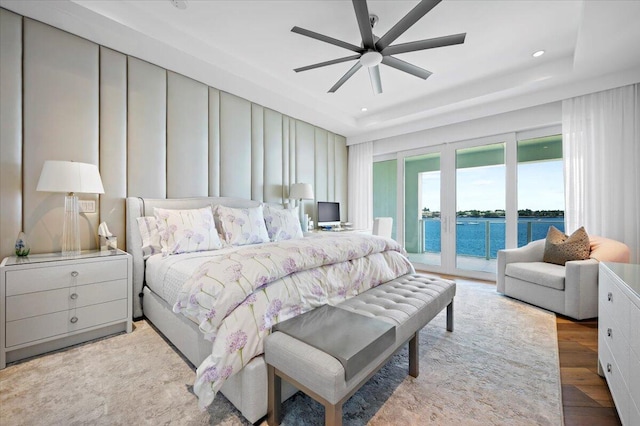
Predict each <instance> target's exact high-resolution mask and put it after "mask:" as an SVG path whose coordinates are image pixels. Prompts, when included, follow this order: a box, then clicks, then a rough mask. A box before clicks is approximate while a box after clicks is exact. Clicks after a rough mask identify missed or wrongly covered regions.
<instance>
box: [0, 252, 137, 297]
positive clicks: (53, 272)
mask: <svg viewBox="0 0 640 426" xmlns="http://www.w3.org/2000/svg"><path fill="white" fill-rule="evenodd" d="M127 273H128V271H127V259H126V258H124V257H123V258H122V259H117V260H108V261H105V260H103V261H96V262H86V263H71V262H69V263H68V264H65V262H61V264H58V265H57V266H46V267H41V268H30V269H21V270H17V271H7V273H6V289H7V290H6V295H7V296H15V295H17V294H24V293H35V292H38V291H46V290H54V289H57V288H65V287H70V286H75V285H83V284H91V283H96V282H102V281H115V280H121V279H126V278H127Z"/></svg>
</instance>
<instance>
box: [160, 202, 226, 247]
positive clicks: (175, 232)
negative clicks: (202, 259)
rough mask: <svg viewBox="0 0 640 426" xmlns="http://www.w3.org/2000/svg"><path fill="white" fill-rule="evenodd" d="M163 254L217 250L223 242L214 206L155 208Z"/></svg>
mask: <svg viewBox="0 0 640 426" xmlns="http://www.w3.org/2000/svg"><path fill="white" fill-rule="evenodd" d="M153 213H154V215H155V217H156V222H157V224H158V232H159V234H160V244H161V246H162V254H164V255H165V256H166V255H170V254H180V253H190V252H194V251H206V250H217V249H219V248H222V243H221V242H220V238H219V237H218V232H217V231H216V226H215V222H214V220H213V211H212V210H211V206H207V207H203V208H201V209H192V210H169V209H160V208H157V207H156V208H154V209H153Z"/></svg>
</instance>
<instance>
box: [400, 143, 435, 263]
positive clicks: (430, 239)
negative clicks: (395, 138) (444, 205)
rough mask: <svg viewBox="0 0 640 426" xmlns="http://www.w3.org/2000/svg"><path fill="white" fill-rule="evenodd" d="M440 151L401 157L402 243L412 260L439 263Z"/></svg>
mask: <svg viewBox="0 0 640 426" xmlns="http://www.w3.org/2000/svg"><path fill="white" fill-rule="evenodd" d="M440 156H441V153H440V152H439V151H435V152H426V153H421V154H417V155H411V156H407V157H405V158H404V179H403V181H404V244H405V249H406V250H407V253H408V254H409V258H410V259H411V261H412V262H414V263H420V264H425V265H430V266H440V265H441V264H442V258H441V255H442V224H441V221H440V213H441V208H440V202H441V200H440V199H441V174H440Z"/></svg>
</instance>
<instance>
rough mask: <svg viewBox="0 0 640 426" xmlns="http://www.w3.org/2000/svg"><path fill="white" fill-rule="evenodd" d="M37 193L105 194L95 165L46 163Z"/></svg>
mask: <svg viewBox="0 0 640 426" xmlns="http://www.w3.org/2000/svg"><path fill="white" fill-rule="evenodd" d="M36 191H42V192H66V193H71V192H78V193H85V194H104V187H103V186H102V179H100V172H99V171H98V167H97V166H96V165H95V164H87V163H77V162H75V161H45V162H44V165H43V166H42V172H41V173H40V180H39V181H38V186H37V187H36Z"/></svg>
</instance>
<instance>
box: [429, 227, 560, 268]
mask: <svg viewBox="0 0 640 426" xmlns="http://www.w3.org/2000/svg"><path fill="white" fill-rule="evenodd" d="M421 222H422V226H423V230H424V246H423V252H427V253H440V250H441V248H440V241H441V238H440V230H441V226H440V219H439V218H425V219H422V221H421ZM551 225H553V226H555V227H556V228H558V229H559V230H561V231H562V232H564V218H562V217H554V218H544V217H543V218H538V217H526V218H521V219H519V220H518V247H522V246H524V245H526V244H527V243H528V242H530V241H535V240H539V239H542V238H545V237H546V236H547V230H548V229H549V226H551ZM504 247H505V220H504V218H503V217H501V218H484V217H483V218H473V217H458V218H457V226H456V248H457V250H456V253H457V254H458V255H464V256H475V257H482V258H486V259H496V258H497V255H498V250H500V249H502V248H504Z"/></svg>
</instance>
